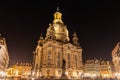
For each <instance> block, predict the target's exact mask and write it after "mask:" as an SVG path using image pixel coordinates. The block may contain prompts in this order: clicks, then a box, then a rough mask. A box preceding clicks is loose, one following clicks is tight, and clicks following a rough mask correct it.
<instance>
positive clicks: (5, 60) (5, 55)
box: [0, 35, 9, 73]
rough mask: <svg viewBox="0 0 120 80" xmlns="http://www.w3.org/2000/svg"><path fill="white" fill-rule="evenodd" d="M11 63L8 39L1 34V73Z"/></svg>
mask: <svg viewBox="0 0 120 80" xmlns="http://www.w3.org/2000/svg"><path fill="white" fill-rule="evenodd" d="M8 64H9V55H8V49H7V45H6V40H5V38H3V37H2V36H1V35H0V73H1V72H4V71H5V69H6V68H7V67H8Z"/></svg>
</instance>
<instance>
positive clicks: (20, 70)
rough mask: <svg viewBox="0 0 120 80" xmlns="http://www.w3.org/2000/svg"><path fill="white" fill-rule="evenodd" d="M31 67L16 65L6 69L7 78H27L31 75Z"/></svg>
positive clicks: (25, 64) (27, 64) (21, 64)
mask: <svg viewBox="0 0 120 80" xmlns="http://www.w3.org/2000/svg"><path fill="white" fill-rule="evenodd" d="M31 69H32V65H31V64H30V63H17V64H15V65H13V66H11V67H10V68H8V69H7V72H6V74H7V77H21V78H28V77H30V75H31Z"/></svg>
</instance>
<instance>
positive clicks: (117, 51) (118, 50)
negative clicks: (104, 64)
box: [112, 42, 120, 79]
mask: <svg viewBox="0 0 120 80" xmlns="http://www.w3.org/2000/svg"><path fill="white" fill-rule="evenodd" d="M112 62H113V64H114V67H115V72H116V76H117V77H119V79H120V42H118V43H117V44H116V46H115V47H114V49H113V50H112Z"/></svg>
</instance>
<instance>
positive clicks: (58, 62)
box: [57, 52, 60, 66]
mask: <svg viewBox="0 0 120 80" xmlns="http://www.w3.org/2000/svg"><path fill="white" fill-rule="evenodd" d="M57 66H60V52H58V59H57Z"/></svg>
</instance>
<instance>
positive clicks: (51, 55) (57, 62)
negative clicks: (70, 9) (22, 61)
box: [33, 10, 83, 78]
mask: <svg viewBox="0 0 120 80" xmlns="http://www.w3.org/2000/svg"><path fill="white" fill-rule="evenodd" d="M33 57H34V61H33V64H34V67H33V75H35V76H34V77H41V76H42V77H54V78H61V77H62V74H63V72H64V73H65V75H66V76H67V78H79V77H80V75H81V73H82V71H83V70H82V67H83V65H82V48H81V47H80V45H79V43H78V38H77V34H76V33H74V34H73V39H72V43H70V38H69V31H68V29H67V26H66V25H65V24H64V23H63V21H62V14H61V13H60V12H59V10H57V11H56V12H55V13H54V20H53V22H52V23H50V24H49V27H48V29H47V33H46V37H45V38H43V37H42V35H41V36H40V39H39V40H38V45H37V47H36V50H35V52H34V56H33Z"/></svg>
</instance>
